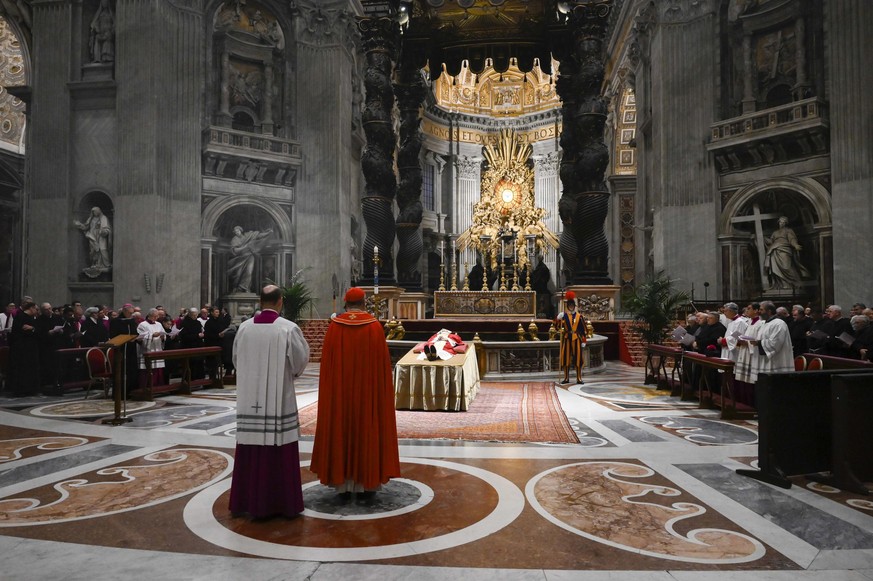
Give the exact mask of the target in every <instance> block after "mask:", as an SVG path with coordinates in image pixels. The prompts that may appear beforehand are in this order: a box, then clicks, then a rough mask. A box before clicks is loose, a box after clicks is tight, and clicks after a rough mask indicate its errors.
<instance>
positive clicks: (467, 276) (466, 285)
mask: <svg viewBox="0 0 873 581" xmlns="http://www.w3.org/2000/svg"><path fill="white" fill-rule="evenodd" d="M464 273H465V274H464V290H465V291H468V290H470V268H469V266H468V264H467V261H466V260H465V261H464Z"/></svg>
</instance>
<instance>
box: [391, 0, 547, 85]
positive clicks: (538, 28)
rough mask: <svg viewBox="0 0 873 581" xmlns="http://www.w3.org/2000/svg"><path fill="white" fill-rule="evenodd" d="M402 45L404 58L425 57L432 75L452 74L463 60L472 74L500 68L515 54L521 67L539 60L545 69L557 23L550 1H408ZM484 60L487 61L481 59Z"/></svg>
mask: <svg viewBox="0 0 873 581" xmlns="http://www.w3.org/2000/svg"><path fill="white" fill-rule="evenodd" d="M405 4H406V6H407V9H408V10H410V18H409V21H408V28H407V29H406V30H405V32H404V47H405V50H409V51H411V52H413V53H414V54H413V55H411V56H410V57H409V58H413V59H416V60H420V61H421V62H422V64H423V63H424V59H425V58H426V59H427V61H428V62H429V65H430V69H431V75H432V76H433V77H434V78H435V77H437V76H439V75H440V74H441V73H442V71H443V66H442V65H445V71H446V72H447V73H448V74H449V75H451V76H453V77H456V76H458V75H459V74H460V73H461V71H462V68H464V64H463V63H464V62H465V61H466V64H467V68H469V69H470V70H471V71H472V72H474V73H476V74H480V73H482V72H484V71H485V69H486V66H490V67H491V68H493V69H494V70H495V71H497V72H498V73H505V72H507V71H508V70H509V68H510V62H511V60H512V59H515V63H516V66H517V68H518V69H519V70H520V71H522V72H530V71H531V70H533V67H534V62H535V61H536V59H539V62H540V67H541V68H542V69H543V72H544V73H546V74H550V73H551V72H552V71H551V62H552V61H551V47H550V39H551V38H552V37H553V34H552V33H553V30H552V29H553V28H554V27H556V26H559V23H558V20H557V17H556V12H555V2H554V0H413V1H412V2H411V3H409V2H406V3H405ZM488 59H490V65H486V60H488Z"/></svg>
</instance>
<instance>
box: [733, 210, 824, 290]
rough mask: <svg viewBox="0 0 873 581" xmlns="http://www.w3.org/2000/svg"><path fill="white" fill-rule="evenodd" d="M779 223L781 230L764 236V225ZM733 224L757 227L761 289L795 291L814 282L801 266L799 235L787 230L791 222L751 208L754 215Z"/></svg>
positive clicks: (735, 220)
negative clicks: (748, 224)
mask: <svg viewBox="0 0 873 581" xmlns="http://www.w3.org/2000/svg"><path fill="white" fill-rule="evenodd" d="M766 220H776V221H777V224H778V227H777V229H776V230H774V231H773V232H772V233H771V234H770V235H769V236H767V235H765V234H764V227H763V224H764V221H766ZM731 222H733V223H734V224H737V223H741V222H752V223H753V224H754V226H755V247H756V248H757V251H758V266H759V268H760V277H761V282H762V286H763V287H764V288H765V290H767V291H784V290H789V291H791V290H794V289H797V288H798V287H801V286H803V285H804V279H806V280H808V279H810V278H812V274H811V273H810V272H809V270H808V269H807V268H806V267H805V266H803V264H801V262H800V250H801V248H802V246H801V245H800V243H799V242H798V240H797V234H795V232H794V230H792V229H791V228H789V227H788V218H787V217H786V216H783V215H781V214H778V213H767V214H763V213H761V208H760V206H759V205H758V204H757V203H755V204H753V206H752V214H750V215H748V216H737V217H735V218H732V219H731Z"/></svg>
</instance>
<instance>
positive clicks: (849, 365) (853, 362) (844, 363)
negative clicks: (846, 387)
mask: <svg viewBox="0 0 873 581" xmlns="http://www.w3.org/2000/svg"><path fill="white" fill-rule="evenodd" d="M803 356H804V357H805V358H806V360H807V362H809V361H812V360H813V359H821V362H822V369H868V370H870V371H873V363H871V362H870V361H864V360H862V359H848V358H846V357H833V356H831V355H819V354H818V353H804V354H803Z"/></svg>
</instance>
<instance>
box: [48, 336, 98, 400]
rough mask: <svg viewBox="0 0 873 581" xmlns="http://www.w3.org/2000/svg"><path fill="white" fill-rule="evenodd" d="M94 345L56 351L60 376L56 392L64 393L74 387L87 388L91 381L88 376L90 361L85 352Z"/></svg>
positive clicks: (58, 393)
mask: <svg viewBox="0 0 873 581" xmlns="http://www.w3.org/2000/svg"><path fill="white" fill-rule="evenodd" d="M91 349H92V347H75V348H70V349H58V350H57V351H55V354H56V355H57V358H58V359H57V362H58V376H57V383H56V385H55V390H54V393H55V394H57V395H62V394H63V393H64V392H66V391H70V390H73V389H85V388H87V387H88V385H89V384H90V383H91V379H90V378H89V377H88V363H87V362H86V361H85V354H86V353H87V352H88V351H89V350H91Z"/></svg>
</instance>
